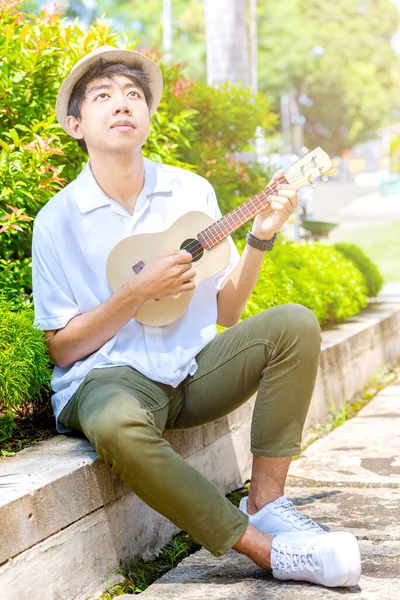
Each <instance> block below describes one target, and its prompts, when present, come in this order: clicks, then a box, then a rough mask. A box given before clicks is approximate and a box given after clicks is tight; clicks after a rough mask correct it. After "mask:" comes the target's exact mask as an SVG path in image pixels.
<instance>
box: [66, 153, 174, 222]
mask: <svg viewBox="0 0 400 600" xmlns="http://www.w3.org/2000/svg"><path fill="white" fill-rule="evenodd" d="M76 182H77V184H78V186H77V187H75V190H76V191H77V192H78V194H77V199H76V203H77V205H78V208H79V210H80V212H81V213H83V214H85V213H88V212H90V211H92V210H95V209H96V208H101V207H102V206H110V205H111V204H112V202H111V200H110V198H109V197H108V196H107V194H106V193H105V192H104V191H103V190H102V189H101V187H100V186H99V184H98V183H97V181H96V179H95V177H94V175H93V172H92V169H91V166H90V161H88V162H87V163H86V165H85V167H84V168H83V169H82V171H81V173H80V174H79V176H78V178H77V180H76ZM170 192H172V188H171V182H170V179H169V177H168V174H167V173H166V172H165V171H164V169H163V165H162V164H159V163H155V162H153V161H151V160H149V159H148V158H144V186H143V190H142V192H141V193H142V194H145V195H146V196H148V197H149V196H153V195H154V194H168V193H170Z"/></svg>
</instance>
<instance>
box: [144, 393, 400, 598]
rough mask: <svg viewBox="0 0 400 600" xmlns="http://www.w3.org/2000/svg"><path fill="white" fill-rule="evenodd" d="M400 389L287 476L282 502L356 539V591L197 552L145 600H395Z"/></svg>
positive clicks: (398, 592)
mask: <svg viewBox="0 0 400 600" xmlns="http://www.w3.org/2000/svg"><path fill="white" fill-rule="evenodd" d="M399 427H400V382H397V383H396V384H395V385H393V386H390V387H388V388H386V389H384V390H383V391H382V392H380V393H379V394H378V395H377V396H376V398H375V399H374V400H373V401H372V402H371V403H370V404H368V405H367V406H366V407H365V408H364V409H363V410H361V411H360V413H359V414H358V415H357V416H356V417H355V418H354V419H352V420H350V421H348V422H347V423H345V424H344V425H343V426H342V427H340V428H338V429H336V430H334V431H333V432H332V433H330V434H329V435H327V436H326V437H325V438H323V439H320V440H318V441H317V442H316V443H315V444H313V445H312V446H310V447H309V448H308V449H307V450H306V452H305V453H304V455H303V456H302V458H300V459H299V460H297V461H295V462H294V463H293V464H292V466H291V469H290V477H289V481H288V484H289V485H288V486H287V488H286V495H287V496H288V497H289V498H290V499H291V500H292V501H293V502H294V504H295V505H296V506H297V507H298V509H299V510H300V511H302V512H303V513H304V514H306V515H307V516H309V517H312V518H313V519H314V520H315V521H317V522H318V523H323V524H325V525H327V526H328V527H329V528H330V529H332V530H333V531H350V532H352V533H353V534H355V535H356V536H357V538H358V540H359V544H360V549H361V555H362V569H363V574H362V577H361V581H360V585H357V586H353V587H352V588H349V589H347V590H345V589H340V588H339V589H328V588H325V587H321V586H315V585H312V584H307V583H304V582H302V583H295V582H290V583H288V582H280V581H277V580H275V579H274V578H273V577H272V575H271V574H270V573H268V572H267V571H263V570H262V569H260V568H259V567H257V566H256V565H255V564H254V563H252V561H251V560H250V559H248V558H247V557H245V556H242V555H239V554H238V553H236V552H235V551H233V550H232V551H230V552H228V553H227V554H226V555H225V556H223V557H222V558H218V559H217V558H214V557H213V556H211V554H209V553H208V552H206V551H205V550H201V551H200V552H197V553H196V554H194V555H192V556H189V557H188V558H186V559H185V560H184V561H182V563H180V564H179V565H178V567H177V568H176V569H173V570H171V571H169V572H168V573H166V574H165V575H164V576H163V577H161V578H160V579H159V580H158V581H156V582H155V583H153V584H152V585H151V586H150V587H149V588H147V590H146V591H145V592H143V593H142V594H141V596H142V597H143V598H144V599H145V600H161V598H162V600H172V599H174V600H175V599H178V598H185V599H186V600H208V599H210V600H211V599H212V600H215V599H217V598H218V599H226V600H228V599H229V600H231V599H232V598H237V599H239V598H240V599H241V600H245V599H246V600H247V599H248V600H250V599H251V600H265V599H266V598H268V600H285V599H288V600H289V599H290V600H292V599H294V598H296V600H297V599H299V600H300V599H301V598H304V599H308V598H321V599H322V598H323V599H324V600H325V599H328V598H332V599H333V598H337V597H338V594H356V595H357V598H358V599H359V600H398V599H400V437H399V436H398V434H396V432H398V431H399Z"/></svg>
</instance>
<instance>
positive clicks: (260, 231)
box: [251, 169, 297, 240]
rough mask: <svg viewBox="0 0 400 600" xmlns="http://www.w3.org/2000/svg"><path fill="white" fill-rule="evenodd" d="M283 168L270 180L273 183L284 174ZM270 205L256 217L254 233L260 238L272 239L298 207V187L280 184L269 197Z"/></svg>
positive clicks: (252, 229)
mask: <svg viewBox="0 0 400 600" xmlns="http://www.w3.org/2000/svg"><path fill="white" fill-rule="evenodd" d="M284 174H285V173H284V171H283V170H282V169H281V170H279V171H277V172H276V173H275V175H274V176H273V178H272V179H271V181H270V185H273V184H274V182H275V180H277V179H279V178H281V177H283V176H284ZM268 199H269V201H270V204H269V206H268V207H267V208H266V209H264V210H263V211H262V212H260V213H259V214H258V215H257V216H256V217H255V219H254V222H253V226H252V228H251V232H252V234H253V235H254V236H255V237H256V238H258V239H260V240H270V239H272V237H273V235H274V233H275V232H276V231H278V229H280V228H281V227H282V225H284V224H285V223H286V221H287V220H288V218H289V217H290V215H291V214H292V213H293V211H294V210H295V208H296V207H297V187H296V186H295V185H288V184H286V185H284V184H280V185H279V190H277V191H276V192H275V194H274V195H273V194H271V195H270V196H269V197H268Z"/></svg>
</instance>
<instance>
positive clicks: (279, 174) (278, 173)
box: [270, 169, 285, 183]
mask: <svg viewBox="0 0 400 600" xmlns="http://www.w3.org/2000/svg"><path fill="white" fill-rule="evenodd" d="M284 175H285V171H284V170H283V169H279V170H278V171H276V173H274V175H273V176H272V179H271V181H270V183H273V182H274V181H275V180H276V179H281V178H282V177H284Z"/></svg>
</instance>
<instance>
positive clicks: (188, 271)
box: [131, 250, 196, 302]
mask: <svg viewBox="0 0 400 600" xmlns="http://www.w3.org/2000/svg"><path fill="white" fill-rule="evenodd" d="M192 258H193V257H192V255H191V254H190V252H187V251H186V250H167V251H164V252H160V253H159V254H156V255H155V256H154V257H153V258H152V259H151V261H150V262H149V263H148V264H147V265H145V266H144V267H143V269H142V270H141V271H140V273H139V274H138V275H136V276H135V277H133V278H132V280H131V281H134V284H135V287H136V289H137V290H140V296H141V297H142V298H143V302H145V301H146V300H151V299H153V298H154V299H155V298H163V297H165V296H172V295H176V294H180V293H181V292H188V291H191V290H194V289H196V284H195V282H194V277H195V276H196V272H195V270H194V269H193V266H192Z"/></svg>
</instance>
